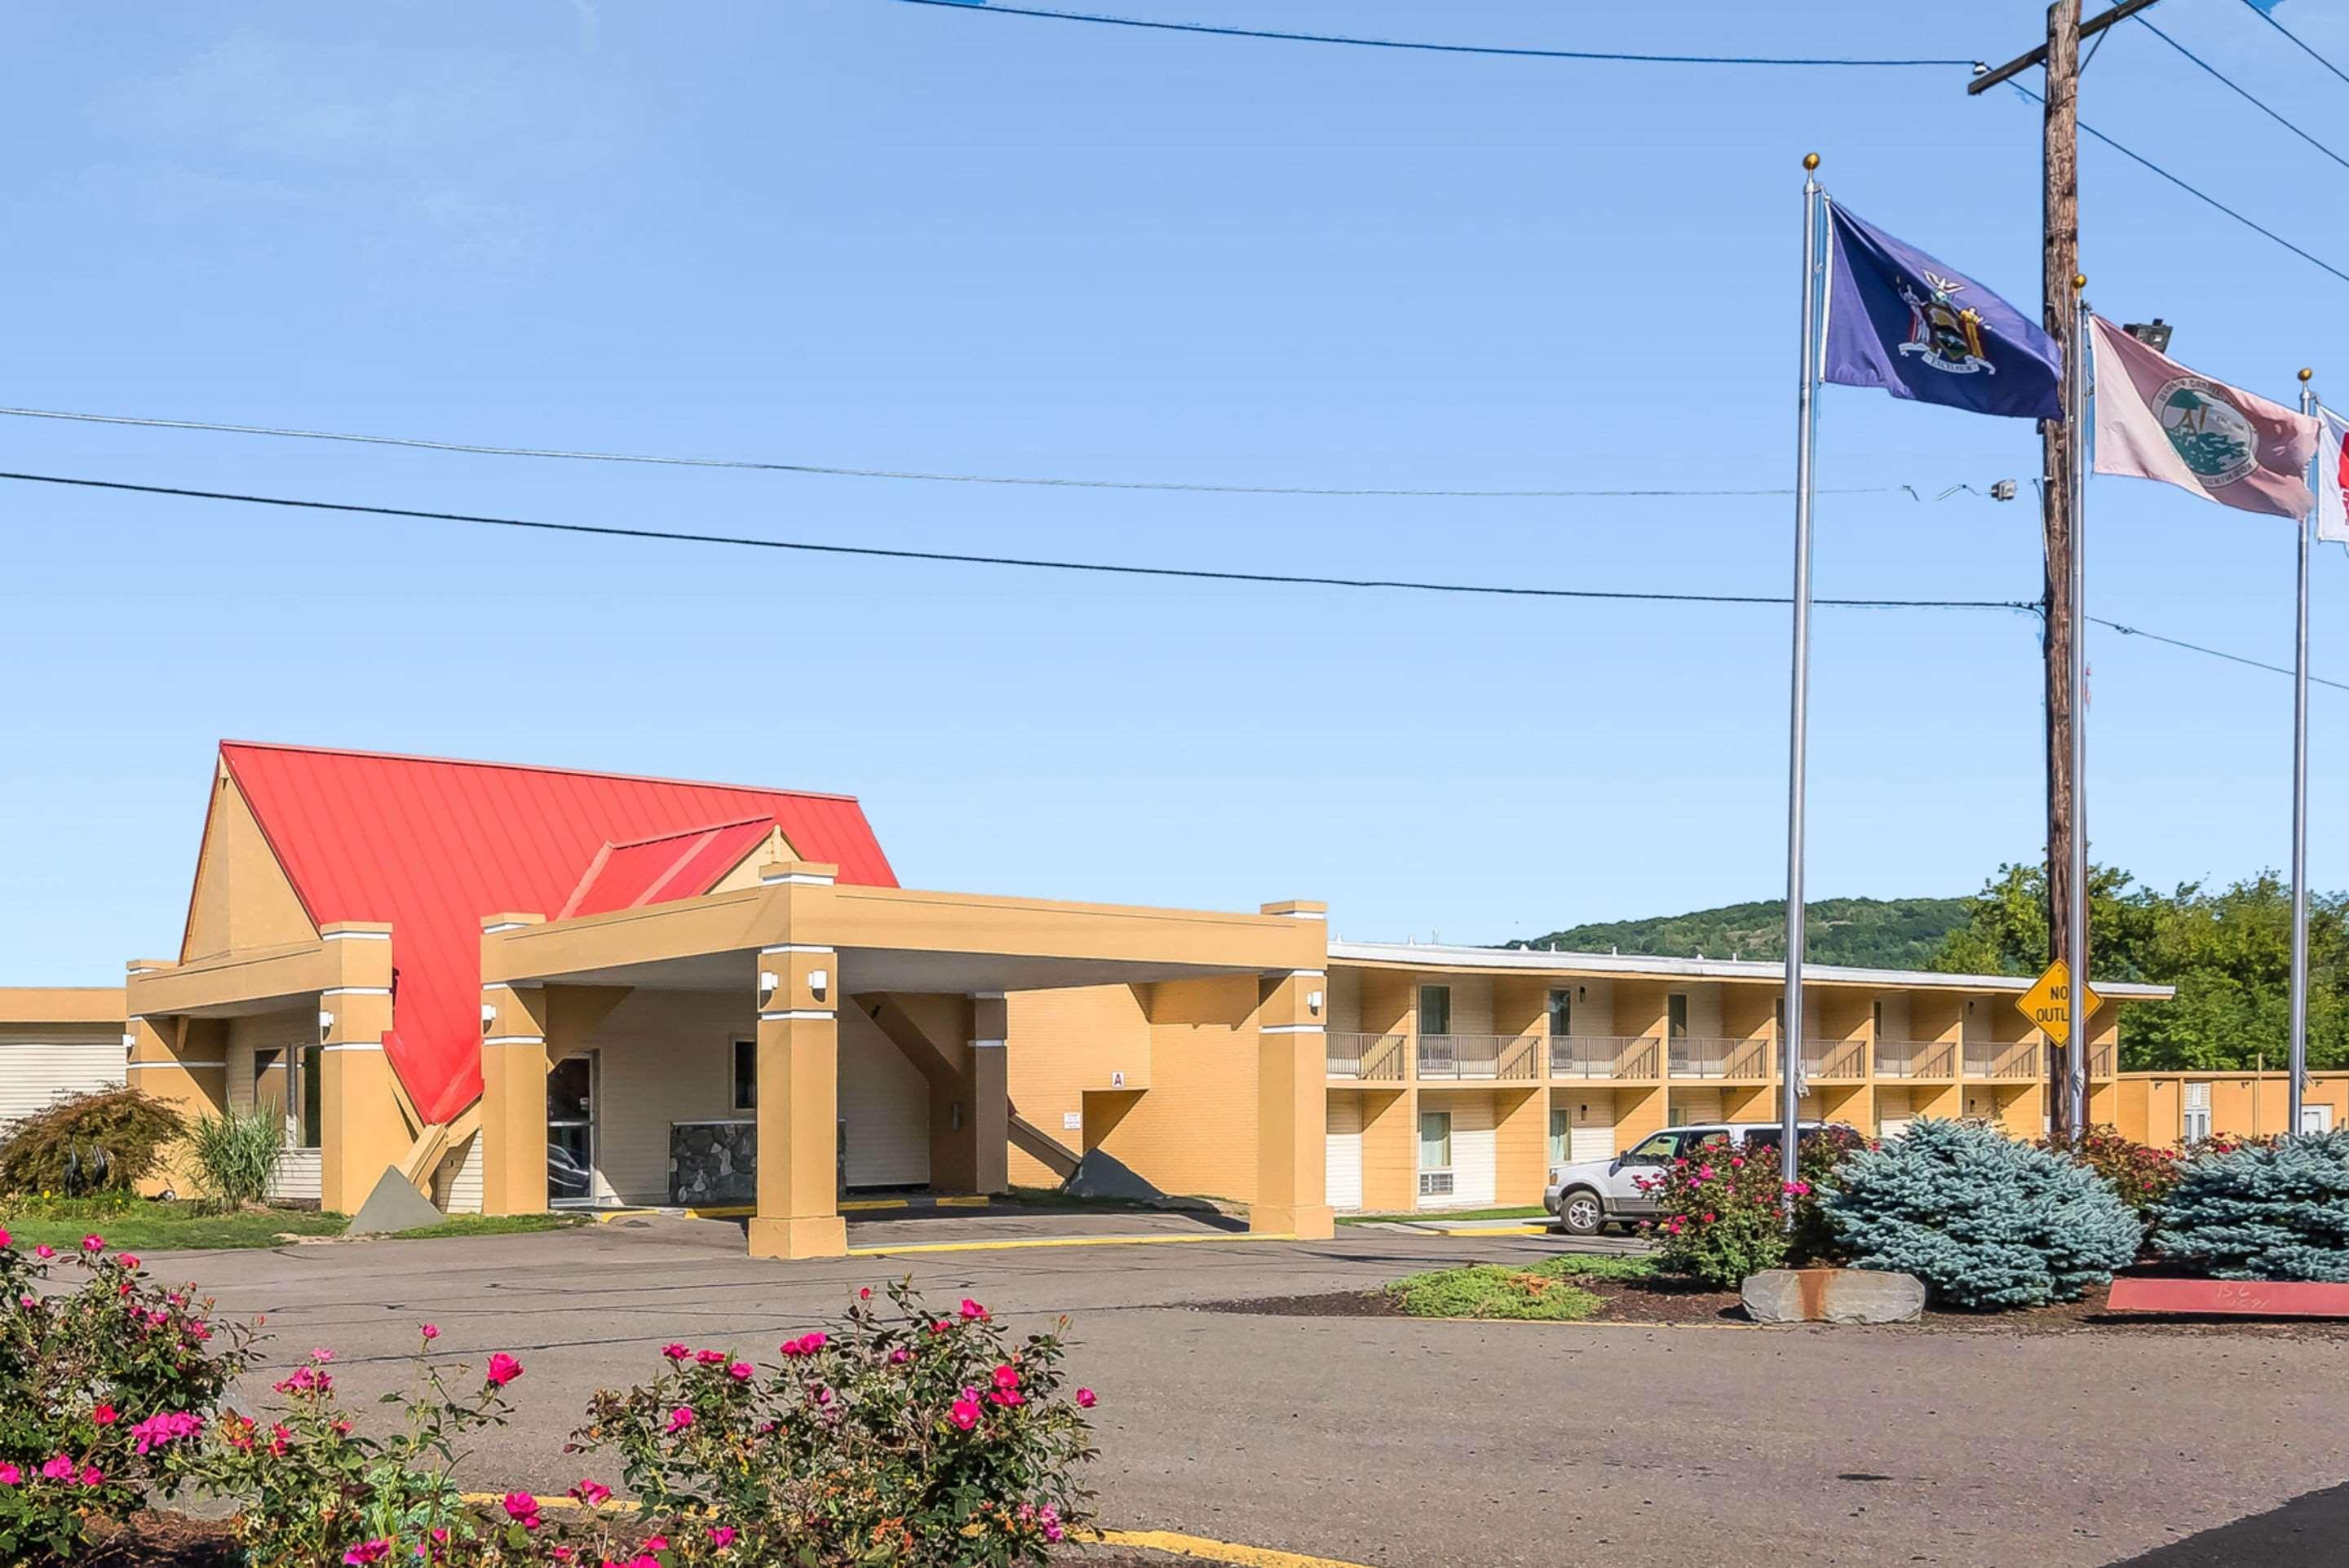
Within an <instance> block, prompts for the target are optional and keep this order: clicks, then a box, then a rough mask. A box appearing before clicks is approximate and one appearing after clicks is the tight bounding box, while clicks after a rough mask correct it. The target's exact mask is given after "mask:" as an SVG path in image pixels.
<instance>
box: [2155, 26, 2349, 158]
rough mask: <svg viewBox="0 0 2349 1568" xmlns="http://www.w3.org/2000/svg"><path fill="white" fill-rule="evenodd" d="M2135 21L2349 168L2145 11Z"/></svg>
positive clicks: (2325, 147) (2314, 146) (2331, 152)
mask: <svg viewBox="0 0 2349 1568" xmlns="http://www.w3.org/2000/svg"><path fill="white" fill-rule="evenodd" d="M2136 19H2137V21H2138V22H2139V23H2142V24H2143V25H2144V26H2145V30H2146V31H2147V32H2148V33H2151V34H2152V35H2153V36H2155V37H2157V38H2158V39H2160V40H2161V41H2162V42H2163V43H2165V44H2167V45H2168V46H2170V47H2171V48H2173V49H2175V50H2177V51H2178V53H2179V54H2181V55H2183V56H2185V57H2187V58H2188V59H2189V60H2191V61H2193V62H2194V63H2195V64H2196V65H2198V66H2199V67H2202V68H2203V70H2205V71H2207V72H2209V75H2210V76H2211V77H2213V78H2215V79H2216V80H2217V81H2218V82H2219V83H2220V85H2221V86H2223V87H2225V88H2227V90H2228V91H2230V92H2231V93H2233V94H2234V95H2235V96H2236V97H2237V98H2241V99H2242V100H2243V101H2244V102H2245V103H2248V104H2250V105H2251V107H2252V108H2255V109H2258V110H2259V111H2260V112H2261V114H2263V115H2265V116H2267V117H2268V118H2269V119H2271V120H2273V121H2275V122H2276V123H2277V124H2278V125H2280V126H2282V127H2283V128H2284V129H2286V130H2288V131H2290V132H2292V135H2294V136H2296V137H2298V138H2300V139H2301V140H2302V141H2304V142H2306V143H2308V145H2309V146H2311V147H2313V148H2314V149H2316V150H2317V151H2319V152H2321V153H2323V154H2324V156H2325V157H2327V158H2329V159H2331V160H2333V162H2335V163H2337V164H2339V165H2341V167H2342V168H2344V169H2349V158H2344V157H2342V156H2341V155H2340V154H2339V153H2337V152H2335V151H2333V150H2332V149H2331V148H2329V147H2327V146H2325V145H2324V143H2323V142H2321V141H2319V140H2317V139H2316V138H2314V137H2313V136H2311V135H2309V134H2308V132H2306V131H2304V130H2302V129H2300V127H2298V126H2296V125H2294V124H2292V121H2291V120H2289V119H2285V118H2284V117H2283V116H2282V114H2281V113H2279V112H2278V111H2276V110H2275V109H2273V108H2270V107H2269V106H2268V104H2267V103H2266V101H2265V100H2264V99H2262V98H2260V96H2259V95H2258V94H2256V93H2254V92H2252V91H2251V89H2250V88H2246V87H2244V86H2242V85H2241V84H2240V83H2239V82H2237V81H2236V80H2235V79H2234V78H2233V77H2230V76H2228V75H2227V74H2226V73H2225V72H2223V71H2221V70H2220V68H2219V67H2216V66H2214V65H2212V64H2211V63H2210V62H2209V61H2208V60H2206V59H2204V58H2203V57H2201V56H2199V55H2198V54H2196V53H2195V52H2194V51H2193V50H2191V49H2189V48H2188V47H2187V46H2185V45H2183V44H2181V43H2179V42H2178V40H2177V39H2175V38H2173V37H2171V36H2169V35H2168V34H2167V33H2165V32H2163V31H2162V30H2161V29H2160V28H2158V27H2157V26H2154V25H2153V23H2152V22H2151V21H2150V20H2149V19H2148V18H2147V16H2146V15H2145V13H2143V12H2142V11H2140V12H2138V13H2137V18H2136Z"/></svg>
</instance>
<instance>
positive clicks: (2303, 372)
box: [2300, 365, 2316, 381]
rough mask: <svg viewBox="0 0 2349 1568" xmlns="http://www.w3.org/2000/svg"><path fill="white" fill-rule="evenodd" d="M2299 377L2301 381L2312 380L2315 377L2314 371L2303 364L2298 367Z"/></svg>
mask: <svg viewBox="0 0 2349 1568" xmlns="http://www.w3.org/2000/svg"><path fill="white" fill-rule="evenodd" d="M2300 378H2301V379H2302V381H2313V380H2315V379H2316V372H2315V371H2313V370H2312V369H2310V368H2309V367H2308V366H2305V365H2303V366H2301V367H2300Z"/></svg>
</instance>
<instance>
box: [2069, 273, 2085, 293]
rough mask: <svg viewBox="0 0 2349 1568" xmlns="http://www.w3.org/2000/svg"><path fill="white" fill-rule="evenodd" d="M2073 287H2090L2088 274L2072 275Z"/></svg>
mask: <svg viewBox="0 0 2349 1568" xmlns="http://www.w3.org/2000/svg"><path fill="white" fill-rule="evenodd" d="M2072 286H2073V287H2074V288H2075V289H2084V288H2086V287H2087V286H2088V274H2087V273H2073V274H2072Z"/></svg>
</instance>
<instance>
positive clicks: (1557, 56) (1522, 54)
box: [905, 0, 1981, 67]
mask: <svg viewBox="0 0 2349 1568" xmlns="http://www.w3.org/2000/svg"><path fill="white" fill-rule="evenodd" d="M905 4H907V5H936V6H938V7H941V8H942V9H946V10H953V11H965V12H972V13H984V14H987V15H995V16H1030V17H1038V18H1041V19H1043V20H1047V21H1053V22H1090V23H1092V24H1093V25H1094V26H1102V27H1139V28H1143V29H1145V30H1147V31H1150V32H1154V33H1200V34H1206V35H1207V36H1212V37H1218V38H1269V39H1273V40H1275V41H1277V42H1280V43H1284V44H1342V45H1346V46H1350V47H1353V48H1358V49H1410V50H1418V51H1422V52H1424V53H1428V54H1437V55H1497V56H1503V57H1509V58H1513V59H1533V60H1591V61H1601V62H1606V63H1609V64H1622V65H1642V66H1843V67H1907V66H1975V65H1979V64H1981V62H1980V61H1978V60H1959V59H1867V58H1851V57H1839V56H1822V55H1643V54H1627V53H1624V52H1622V51H1620V50H1614V49H1544V48H1533V47H1519V46H1510V45H1504V44H1434V43H1426V42H1423V41H1420V40H1417V39H1408V38H1365V37H1360V36H1354V35H1351V34H1345V33H1299V32H1290V31H1287V30H1283V29H1277V28H1269V27H1231V26H1216V25H1215V24H1212V23H1207V22H1163V21H1154V20H1152V19H1150V18H1148V17H1143V16H1110V15H1100V14H1098V13H1095V12H1090V11H1053V10H1048V9H1045V8H1044V7H1042V6H1039V5H983V4H977V3H975V0H905Z"/></svg>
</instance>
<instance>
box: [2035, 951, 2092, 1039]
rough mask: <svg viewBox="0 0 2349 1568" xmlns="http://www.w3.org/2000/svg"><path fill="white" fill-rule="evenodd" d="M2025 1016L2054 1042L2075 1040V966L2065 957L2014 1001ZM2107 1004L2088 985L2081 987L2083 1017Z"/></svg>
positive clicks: (2049, 968)
mask: <svg viewBox="0 0 2349 1568" xmlns="http://www.w3.org/2000/svg"><path fill="white" fill-rule="evenodd" d="M2014 1005H2015V1006H2017V1007H2019V1008H2021V1009H2022V1010H2023V1016H2024V1017H2026V1018H2028V1019H2030V1020H2031V1021H2032V1022H2033V1024H2035V1025H2037V1026H2038V1027H2039V1032H2040V1033H2041V1034H2043V1035H2045V1036H2046V1037H2047V1040H2048V1043H2049V1044H2050V1045H2057V1046H2063V1045H2069V1044H2070V1043H2071V1041H2072V970H2071V966H2070V965H2066V964H2065V963H2064V961H2063V960H2062V959H2060V958H2058V959H2057V960H2056V961H2055V962H2054V963H2053V964H2050V965H2048V966H2047V973H2046V974H2044V975H2041V976H2040V977H2039V978H2038V979H2037V980H2035V981H2033V983H2032V986H2031V989H2030V990H2028V991H2025V992H2024V993H2023V995H2021V996H2020V997H2018V998H2017V999H2016V1001H2015V1004H2014ZM2104 1005H2105V999H2104V998H2103V997H2102V996H2099V995H2096V994H2095V991H2094V990H2092V989H2090V988H2089V987H2088V986H2086V985H2083V986H2081V987H2080V1014H2079V1016H2081V1017H2082V1018H2084V1019H2085V1018H2088V1017H2091V1016H2094V1015H2095V1011H2096V1009H2097V1008H2099V1007H2101V1006H2104Z"/></svg>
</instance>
